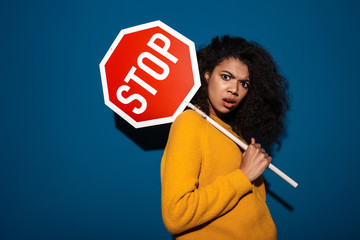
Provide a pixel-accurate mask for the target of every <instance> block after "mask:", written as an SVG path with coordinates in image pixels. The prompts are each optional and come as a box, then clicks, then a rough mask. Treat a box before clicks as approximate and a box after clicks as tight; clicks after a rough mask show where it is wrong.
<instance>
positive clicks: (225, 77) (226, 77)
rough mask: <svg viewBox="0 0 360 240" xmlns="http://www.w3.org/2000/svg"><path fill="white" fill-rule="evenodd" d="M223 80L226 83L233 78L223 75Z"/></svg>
mask: <svg viewBox="0 0 360 240" xmlns="http://www.w3.org/2000/svg"><path fill="white" fill-rule="evenodd" d="M221 78H222V79H224V80H225V81H228V80H230V79H231V77H230V76H229V75H227V74H221Z"/></svg>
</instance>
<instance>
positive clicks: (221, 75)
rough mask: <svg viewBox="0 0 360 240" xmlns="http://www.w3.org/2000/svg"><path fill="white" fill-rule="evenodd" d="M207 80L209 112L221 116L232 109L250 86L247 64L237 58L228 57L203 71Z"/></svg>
mask: <svg viewBox="0 0 360 240" xmlns="http://www.w3.org/2000/svg"><path fill="white" fill-rule="evenodd" d="M205 79H206V80H207V82H208V95H209V110H210V114H213V115H215V116H217V117H219V118H220V117H221V116H222V115H224V114H227V113H229V112H231V111H233V110H234V109H235V108H236V107H237V106H238V105H239V103H240V102H241V100H242V99H243V98H244V97H245V96H246V94H247V92H248V88H249V86H250V78H249V70H248V67H247V65H245V64H244V63H243V62H241V61H240V60H239V59H235V58H228V59H225V60H224V61H222V62H221V63H220V64H219V65H217V66H216V67H215V68H214V71H213V72H212V74H210V73H209V72H206V73H205Z"/></svg>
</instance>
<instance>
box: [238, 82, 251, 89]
mask: <svg viewBox="0 0 360 240" xmlns="http://www.w3.org/2000/svg"><path fill="white" fill-rule="evenodd" d="M240 85H241V86H242V87H243V88H246V89H248V88H249V87H250V84H249V82H248V81H245V80H244V81H240Z"/></svg>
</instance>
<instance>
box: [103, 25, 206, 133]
mask: <svg viewBox="0 0 360 240" xmlns="http://www.w3.org/2000/svg"><path fill="white" fill-rule="evenodd" d="M100 72H101V80H102V86H103V91H104V98H105V104H106V105H107V106H108V107H110V108H111V109H112V110H113V111H114V112H116V113H117V114H118V115H120V116H121V117H122V118H124V119H125V120H126V121H127V122H129V123H130V124H131V125H133V126H134V127H136V128H139V127H146V126H152V125H158V124H163V123H169V122H172V121H174V119H175V118H176V117H177V116H178V115H179V114H180V113H181V112H182V111H183V110H184V109H185V107H186V105H187V104H188V103H189V102H190V100H191V98H192V97H193V96H194V94H195V93H196V91H197V90H198V89H199V87H200V78H199V70H198V65H197V59H196V50H195V45H194V43H193V42H192V41H191V40H189V39H187V38H186V37H184V36H183V35H181V34H180V33H178V32H176V31H175V30H174V29H172V28H170V27H169V26H167V25H165V24H164V23H162V22H161V21H155V22H151V23H147V24H143V25H139V26H135V27H131V28H127V29H124V30H121V31H120V33H119V35H118V36H117V37H116V39H115V41H114V42H113V44H112V45H111V47H110V49H109V50H108V52H107V53H106V55H105V57H104V59H103V60H102V61H101V63H100Z"/></svg>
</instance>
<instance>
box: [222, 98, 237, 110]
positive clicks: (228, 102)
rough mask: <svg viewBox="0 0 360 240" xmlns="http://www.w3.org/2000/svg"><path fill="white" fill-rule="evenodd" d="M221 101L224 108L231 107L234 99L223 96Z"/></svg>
mask: <svg viewBox="0 0 360 240" xmlns="http://www.w3.org/2000/svg"><path fill="white" fill-rule="evenodd" d="M223 103H224V106H225V107H226V108H232V107H233V106H234V105H235V100H234V99H231V98H224V99H223Z"/></svg>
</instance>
